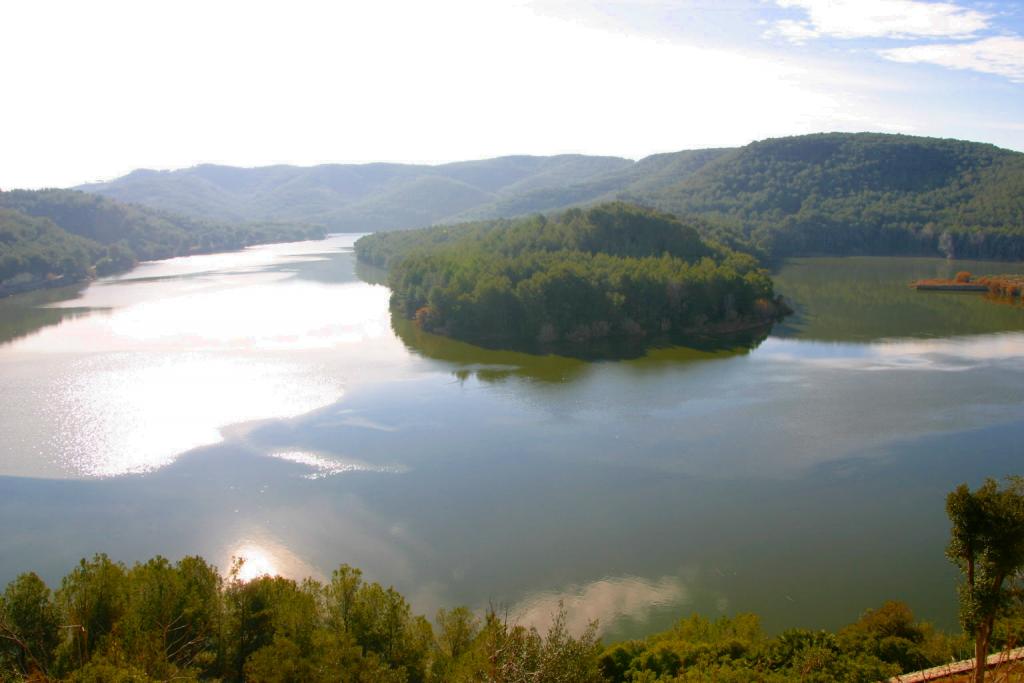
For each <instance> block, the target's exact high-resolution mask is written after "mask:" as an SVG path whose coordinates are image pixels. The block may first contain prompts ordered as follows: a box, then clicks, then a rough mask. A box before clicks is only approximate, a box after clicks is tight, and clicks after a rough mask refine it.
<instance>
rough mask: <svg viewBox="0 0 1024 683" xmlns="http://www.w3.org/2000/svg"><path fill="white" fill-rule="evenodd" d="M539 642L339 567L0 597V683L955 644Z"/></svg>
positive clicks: (856, 671)
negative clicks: (429, 612)
mask: <svg viewBox="0 0 1024 683" xmlns="http://www.w3.org/2000/svg"><path fill="white" fill-rule="evenodd" d="M552 617H553V621H552V623H551V625H550V627H549V628H548V629H547V630H546V632H545V633H543V634H542V633H540V632H538V631H537V630H536V629H534V628H527V627H524V626H521V625H516V624H514V623H511V622H510V621H509V620H508V619H507V618H502V617H499V616H498V615H497V614H495V613H494V612H493V611H489V612H488V613H486V614H484V615H477V614H474V613H473V612H471V611H470V610H468V609H465V608H462V607H460V608H456V609H451V610H444V609H442V610H439V611H438V613H437V615H436V617H435V620H434V622H433V624H431V623H430V622H429V621H428V620H427V619H426V618H424V617H422V616H418V615H415V614H413V613H412V610H411V608H410V606H409V604H408V603H407V602H406V600H405V598H403V597H402V595H401V594H399V593H398V592H397V591H395V590H394V589H393V588H385V587H383V586H381V585H379V584H377V583H372V582H367V581H365V580H364V579H363V577H362V575H361V573H360V571H359V570H358V569H354V568H352V567H349V566H346V565H342V566H341V567H339V568H338V569H337V570H336V571H335V572H333V574H332V575H331V578H330V580H329V581H327V582H320V581H316V580H313V579H306V580H304V581H301V582H296V581H293V580H291V579H287V578H283V577H280V576H263V577H259V578H255V579H252V580H249V581H242V580H240V579H239V578H238V573H237V571H235V570H233V571H232V572H231V573H230V574H229V576H228V577H227V578H224V577H222V576H221V575H220V574H219V573H218V572H217V570H216V569H215V568H214V567H212V566H211V565H209V564H207V563H206V562H205V561H204V560H202V559H201V558H198V557H186V558H183V559H182V560H180V561H179V562H177V563H171V562H169V561H168V560H166V559H164V558H162V557H156V558H154V559H152V560H149V561H148V562H145V563H139V564H135V565H134V566H132V567H126V566H124V565H122V564H120V563H117V562H113V561H112V560H110V559H109V558H108V557H106V556H105V555H97V556H95V557H94V558H93V559H91V560H82V561H81V563H80V564H79V565H78V566H76V567H75V568H74V570H73V571H72V572H71V573H69V574H68V575H67V576H65V577H64V579H63V581H62V582H61V585H60V587H59V588H58V589H57V590H56V591H51V589H50V588H49V587H48V586H47V585H46V584H45V583H44V582H43V581H42V580H40V579H39V577H38V576H36V575H35V574H31V573H29V574H23V575H21V576H19V577H18V578H17V579H15V580H14V581H12V582H11V583H10V584H8V586H7V588H6V590H5V591H4V592H3V594H2V596H0V680H5V681H7V680H11V681H16V680H24V679H26V678H29V677H31V676H35V678H34V679H33V680H65V681H78V682H85V681H90V682H97V683H98V682H100V681H103V682H106V683H120V682H125V683H127V682H128V681H131V682H133V683H145V682H146V681H156V680H170V679H173V680H185V681H188V680H223V681H243V680H245V681H253V682H254V683H263V682H274V683H292V682H294V683H300V682H301V683H306V682H310V683H315V682H317V681H325V682H326V681H352V682H359V683H378V682H384V683H389V682H390V683H402V682H406V681H408V682H410V683H414V682H417V681H422V682H431V683H435V682H436V683H469V682H471V681H492V682H494V683H501V682H508V683H527V682H533V683H591V682H593V683H599V682H608V683H620V682H622V683H625V682H627V681H628V682H631V683H640V682H646V683H652V682H654V681H666V682H667V681H790V680H797V679H799V680H804V681H851V682H852V681H864V682H868V681H877V680H879V679H881V678H884V677H885V676H889V675H893V674H896V673H900V672H905V671H910V670H914V669H918V668H921V667H924V666H928V665H930V664H936V663H940V662H943V661H949V659H950V657H954V656H959V655H961V654H962V652H961V650H962V647H963V644H964V641H963V640H962V639H955V638H951V637H949V636H945V635H942V634H939V633H936V632H935V631H934V630H932V629H931V627H929V626H928V625H926V624H921V623H918V622H916V621H915V620H914V618H913V615H912V614H911V612H910V610H909V609H908V608H907V607H906V606H905V605H903V604H901V603H895V602H889V603H886V604H885V605H883V606H882V607H881V608H880V609H877V610H869V611H868V612H866V613H865V614H864V615H863V616H862V617H861V618H860V619H859V620H858V621H857V622H855V623H854V624H851V625H850V626H847V627H846V628H844V629H842V630H840V631H839V632H838V633H829V632H825V631H806V630H802V629H793V630H789V631H786V632H784V633H782V634H780V635H779V636H776V637H769V636H767V635H766V634H764V633H763V632H762V630H761V628H760V625H759V622H758V619H757V618H756V617H755V616H753V615H739V616H737V617H735V618H732V619H728V618H721V619H719V620H717V621H713V622H712V621H708V620H706V619H703V618H701V617H699V616H692V617H690V618H687V619H683V620H682V621H680V622H679V623H678V624H677V625H676V626H675V627H673V628H672V629H670V630H668V631H665V632H663V633H658V634H655V635H652V636H650V637H648V638H646V639H643V640H636V641H628V642H624V643H618V644H613V645H611V646H610V647H603V646H602V645H601V644H600V643H599V642H598V640H597V637H596V624H592V625H591V626H590V627H589V628H587V629H586V630H585V631H584V632H583V633H581V634H572V633H570V632H569V631H568V630H567V627H566V621H565V615H564V612H559V613H557V614H554V615H552Z"/></svg>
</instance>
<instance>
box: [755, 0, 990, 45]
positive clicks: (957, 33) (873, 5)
mask: <svg viewBox="0 0 1024 683" xmlns="http://www.w3.org/2000/svg"><path fill="white" fill-rule="evenodd" d="M776 4H778V6H779V7H783V8H786V9H800V10H804V11H805V12H806V13H807V19H806V20H794V19H783V20H780V21H778V22H776V23H775V25H774V26H773V28H772V30H771V31H770V32H769V33H770V35H775V36H780V37H782V38H785V39H787V40H789V41H791V42H794V43H801V42H805V41H806V40H808V39H809V38H816V37H819V36H831V37H833V38H847V39H848V38H901V39H907V38H969V37H971V36H973V35H974V34H976V33H977V32H978V31H981V30H983V29H985V28H988V26H989V17H988V15H986V14H983V13H981V12H978V11H976V10H972V9H968V8H966V7H961V6H960V5H956V4H954V3H949V2H922V1H921V0H776Z"/></svg>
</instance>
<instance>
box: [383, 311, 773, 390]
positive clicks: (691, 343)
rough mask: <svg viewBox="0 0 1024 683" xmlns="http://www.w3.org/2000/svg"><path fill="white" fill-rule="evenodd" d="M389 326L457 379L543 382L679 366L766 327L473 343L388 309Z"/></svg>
mask: <svg viewBox="0 0 1024 683" xmlns="http://www.w3.org/2000/svg"><path fill="white" fill-rule="evenodd" d="M391 327H392V329H393V330H394V332H395V335H396V336H397V337H398V338H399V339H400V340H401V341H402V343H403V344H404V345H405V346H406V348H407V349H409V350H410V351H411V352H413V353H416V354H417V355H420V356H423V357H426V358H430V359H432V360H439V361H444V362H446V363H452V364H455V365H456V366H457V367H456V368H455V369H453V370H452V372H453V374H454V375H455V376H456V377H457V378H459V379H460V380H465V379H468V378H469V377H470V376H474V375H475V376H476V377H477V378H478V379H480V380H483V381H487V382H497V381H502V380H505V379H507V378H509V377H525V378H529V379H534V380H540V381H544V382H559V383H561V382H567V381H573V380H576V379H578V378H580V377H582V376H584V375H585V374H587V372H588V371H589V369H590V367H591V366H592V365H593V364H594V363H599V362H615V361H627V362H628V363H627V364H626V365H625V367H628V368H630V369H632V370H635V371H637V372H641V371H647V370H649V369H650V368H651V367H653V366H663V365H678V364H682V363H694V362H701V361H707V360H713V359H720V358H729V357H733V356H739V355H744V354H747V353H749V352H750V351H752V350H754V349H756V348H757V347H758V346H759V345H760V344H761V343H762V342H763V341H764V340H765V339H766V338H767V337H768V335H769V333H770V332H771V327H763V328H759V329H757V330H754V331H748V332H744V333H739V334H734V335H730V336H728V337H718V338H693V337H691V338H682V337H671V336H664V337H658V338H653V339H646V340H630V339H618V340H607V339H605V340H600V341H594V342H590V343H586V344H565V343H561V344H539V343H536V342H531V341H529V340H524V341H523V342H522V343H520V344H518V345H517V344H514V343H508V342H506V343H503V344H502V345H500V346H478V345H475V344H469V343H467V342H463V341H459V340H456V339H452V338H450V337H444V336H441V335H437V334H432V333H430V332H424V331H423V330H422V329H420V328H419V327H418V326H417V325H416V324H415V323H414V322H413V321H411V320H407V319H405V318H403V317H402V316H401V315H399V314H397V313H395V312H392V315H391Z"/></svg>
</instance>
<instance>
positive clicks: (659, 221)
mask: <svg viewBox="0 0 1024 683" xmlns="http://www.w3.org/2000/svg"><path fill="white" fill-rule="evenodd" d="M356 250H357V253H358V254H359V257H360V258H362V259H364V260H366V261H368V262H371V263H374V264H378V265H387V266H388V267H389V268H390V273H389V285H390V286H391V289H392V293H393V294H392V303H393V305H394V307H395V309H396V310H397V311H398V312H399V313H400V314H401V315H404V316H406V317H414V318H415V319H416V321H417V322H418V323H419V324H420V326H421V327H423V328H424V329H427V330H432V331H436V332H439V333H442V334H448V335H451V336H454V337H458V338H464V339H471V340H534V341H539V342H555V341H573V342H579V341H588V340H592V339H601V338H606V337H615V336H634V337H635V336H645V335H655V334H663V333H673V332H685V331H714V330H715V329H717V328H724V327H726V326H728V327H730V328H732V329H738V328H740V327H743V326H750V325H751V324H756V323H761V324H763V323H766V322H768V321H769V320H771V319H772V317H773V316H774V315H775V314H776V313H777V308H776V304H775V302H774V299H773V293H772V284H771V280H770V279H769V277H768V276H767V274H766V273H765V272H764V271H763V270H762V269H761V268H759V267H758V264H757V261H756V259H754V258H753V257H751V256H749V255H746V254H740V253H737V252H734V251H732V250H731V249H728V248H726V247H723V246H721V245H718V244H715V243H711V242H707V241H705V240H703V239H701V237H700V235H699V232H698V229H697V227H696V226H695V225H694V224H693V223H692V222H691V223H684V222H681V221H679V220H677V219H675V218H674V217H672V216H668V215H666V214H660V213H657V212H653V211H650V210H647V209H640V208H638V207H634V206H630V205H627V204H622V203H613V204H606V205H600V206H597V207H594V208H591V209H588V210H586V211H583V210H579V209H571V210H569V211H566V212H565V213H563V214H560V215H557V216H554V217H552V218H550V219H549V218H546V217H544V216H534V217H532V218H527V219H520V220H515V221H498V222H491V223H475V224H468V225H462V226H456V227H454V228H446V227H441V228H430V229H426V230H421V231H416V232H405V233H388V234H378V235H371V236H368V237H364V238H362V239H360V240H359V241H358V242H357V243H356Z"/></svg>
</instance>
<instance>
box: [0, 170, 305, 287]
mask: <svg viewBox="0 0 1024 683" xmlns="http://www.w3.org/2000/svg"><path fill="white" fill-rule="evenodd" d="M322 236H323V229H322V228H319V227H310V226H303V225H294V224H289V225H285V224H269V223H264V224H235V225H231V224H224V223H212V222H208V221H202V220H197V219H195V218H190V217H185V216H181V215H176V214H171V213H167V212H162V211H156V210H153V209H148V208H144V207H140V206H133V205H130V204H123V203H121V202H117V201H114V200H112V199H107V198H104V197H100V196H97V195H92V194H86V193H84V192H76V191H72V190H39V191H28V190H12V191H10V192H0V295H4V294H9V293H12V292H16V291H23V290H26V289H33V288H35V287H39V286H44V285H46V284H54V283H66V282H73V281H76V280H81V279H84V278H86V277H89V276H91V275H94V274H97V275H105V274H109V273H113V272H117V271H121V270H126V269H128V268H130V267H131V266H133V265H134V264H135V263H136V262H137V261H140V260H150V259H161V258H169V257H172V256H181V255H186V254H195V253H204V252H213V251H226V250H231V249H238V248H241V247H244V246H248V245H251V244H259V243H264V242H275V241H286V240H297V239H310V238H316V237H322Z"/></svg>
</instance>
